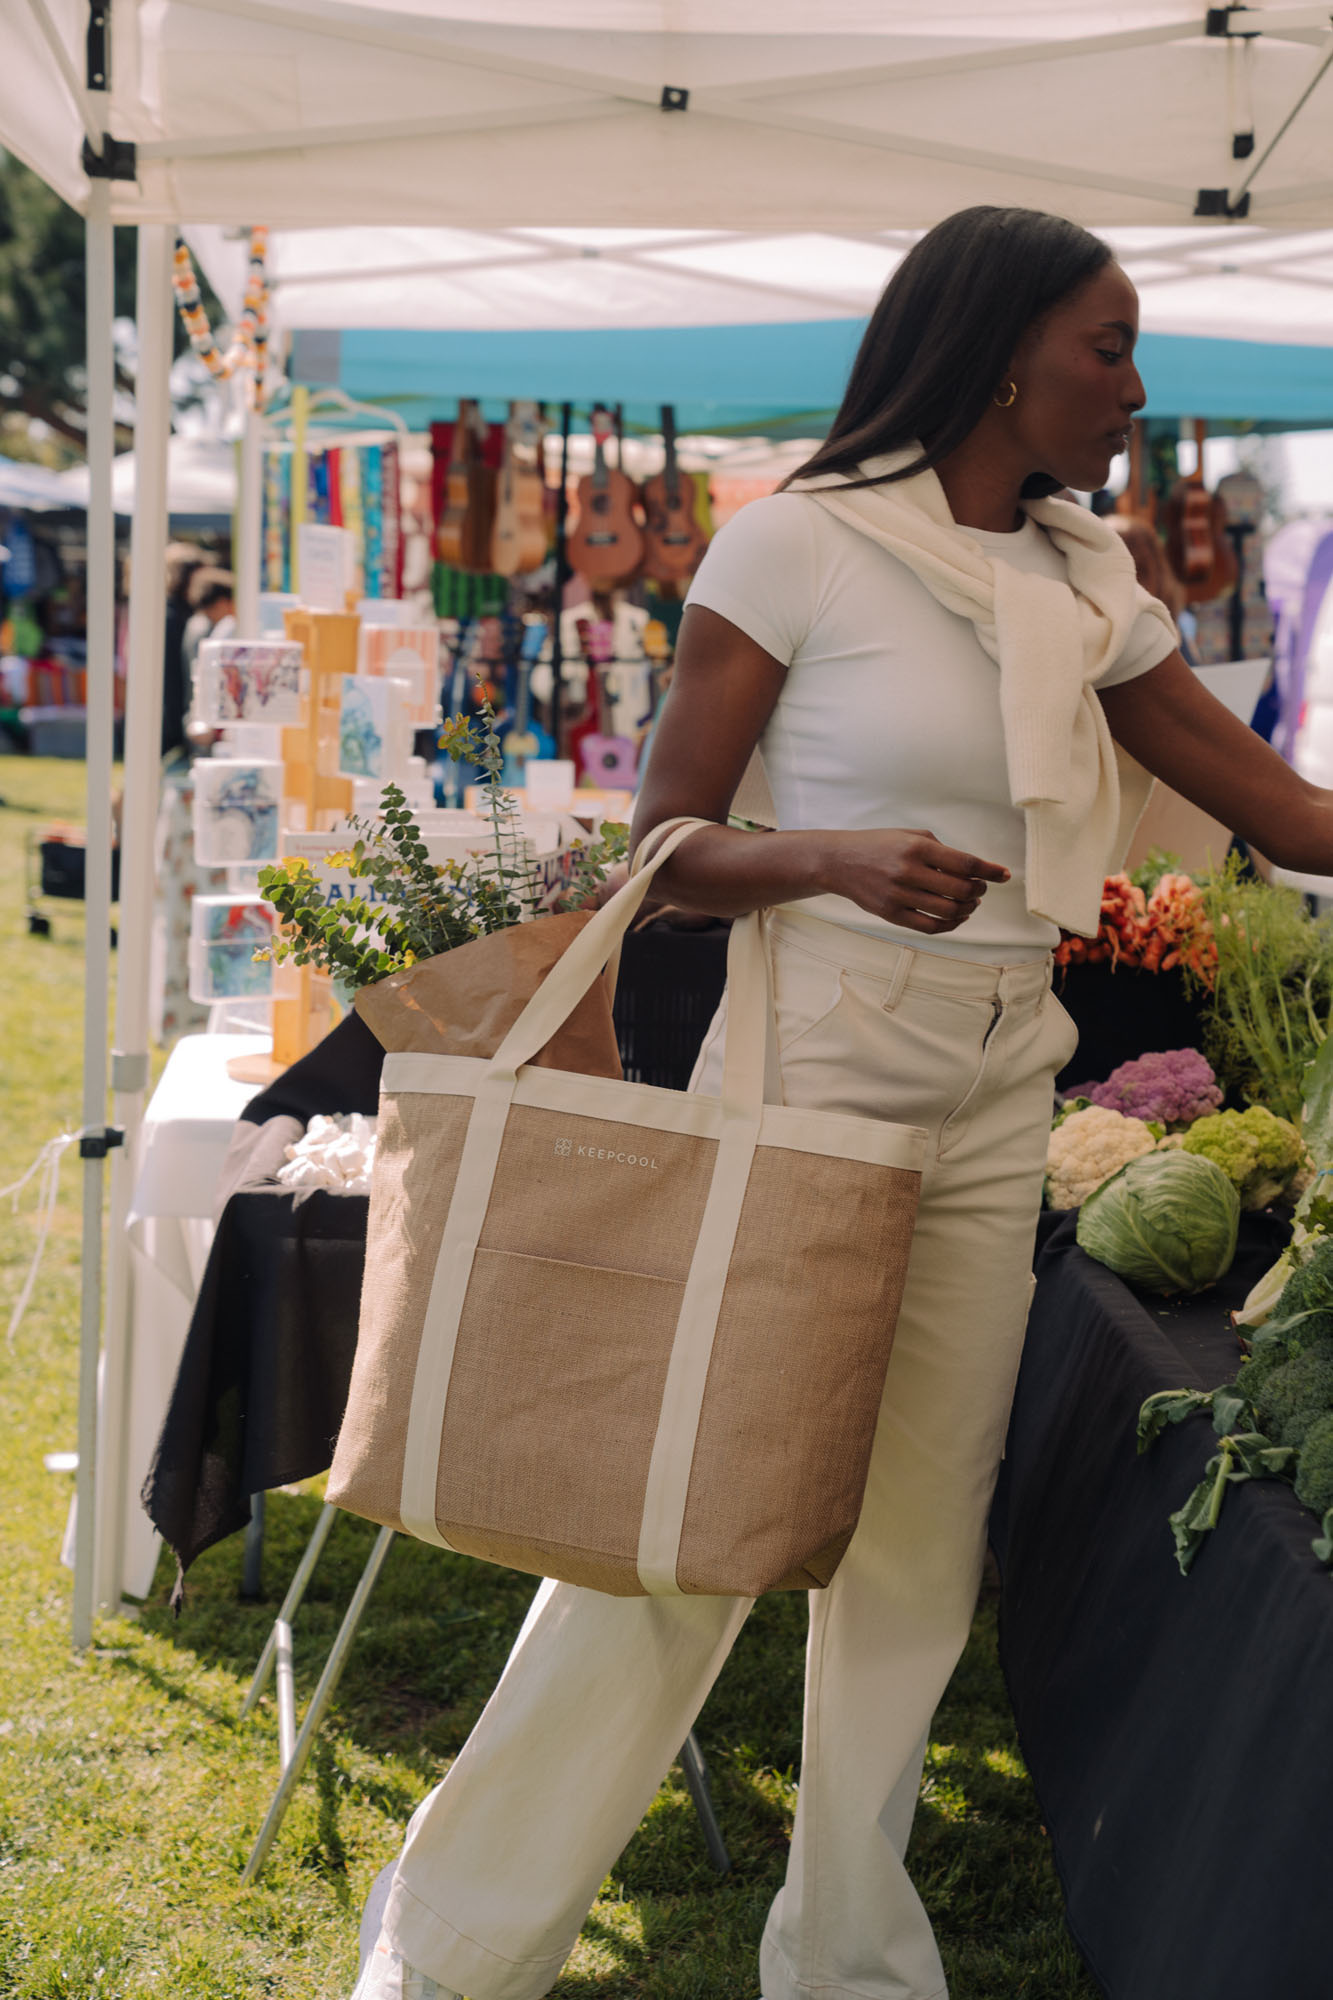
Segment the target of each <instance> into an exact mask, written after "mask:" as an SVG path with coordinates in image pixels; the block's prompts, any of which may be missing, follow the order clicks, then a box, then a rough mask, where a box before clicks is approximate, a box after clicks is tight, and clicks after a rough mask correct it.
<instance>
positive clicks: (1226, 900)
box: [1191, 855, 1333, 1123]
mask: <svg viewBox="0 0 1333 2000" xmlns="http://www.w3.org/2000/svg"><path fill="white" fill-rule="evenodd" d="M1200 888H1201V890H1202V894H1203V898H1204V904H1205V907H1206V909H1207V912H1208V916H1209V919H1210V920H1211V923H1212V930H1213V937H1214V940H1215V942H1216V946H1217V967H1216V971H1215V973H1214V975H1213V983H1212V987H1211V991H1208V1005H1207V1011H1206V1014H1205V1020H1204V1037H1203V1046H1204V1054H1205V1055H1206V1056H1207V1057H1208V1060H1209V1061H1210V1062H1211V1063H1212V1065H1213V1068H1214V1069H1215V1070H1216V1072H1217V1075H1218V1077H1219V1079H1220V1080H1221V1081H1222V1082H1223V1083H1225V1084H1226V1086H1227V1087H1228V1089H1229V1090H1230V1091H1232V1092H1234V1093H1235V1094H1236V1095H1237V1096H1239V1097H1241V1098H1243V1099H1244V1100H1245V1101H1246V1102H1247V1103H1250V1104H1265V1105H1267V1107H1268V1109H1269V1110H1270V1111H1273V1112H1275V1113H1276V1114H1277V1116H1278V1117H1279V1118H1289V1119H1291V1120H1292V1122H1293V1123H1298V1122H1299V1120H1300V1116H1301V1105H1302V1103H1303V1101H1304V1096H1305V1072H1306V1069H1307V1067H1308V1066H1309V1064H1310V1063H1311V1062H1312V1061H1313V1060H1314V1058H1315V1056H1316V1055H1317V1054H1318V1052H1319V1050H1320V1048H1321V1047H1322V1046H1323V1043H1324V1041H1325V1040H1326V1038H1327V1036H1328V1033H1329V1029H1330V1027H1331V1026H1333V924H1330V922H1329V921H1328V920H1327V919H1326V918H1315V917H1312V916H1311V915H1310V913H1309V911H1308V910H1307V909H1306V906H1305V901H1304V899H1303V897H1302V896H1301V895H1300V893H1299V892H1298V891H1297V890H1295V889H1289V888H1285V887H1281V886H1279V885H1277V884H1275V883H1269V882H1261V881H1259V880H1258V879H1257V877H1253V876H1249V875H1247V874H1246V872H1245V868H1244V864H1243V863H1242V862H1241V861H1240V860H1239V858H1238V857H1236V856H1235V855H1231V856H1228V858H1227V861H1226V863H1225V865H1224V866H1223V867H1222V868H1220V869H1218V870H1216V871H1215V872H1214V873H1213V874H1211V875H1208V876H1206V877H1204V878H1203V880H1202V881H1201V883H1200ZM1191 976H1193V975H1191ZM1197 983H1198V985H1199V986H1200V987H1203V988H1204V990H1205V991H1207V988H1206V987H1205V983H1204V982H1203V981H1202V980H1199V981H1198V982H1197Z"/></svg>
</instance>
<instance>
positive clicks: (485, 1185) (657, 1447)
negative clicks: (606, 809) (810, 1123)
mask: <svg viewBox="0 0 1333 2000" xmlns="http://www.w3.org/2000/svg"><path fill="white" fill-rule="evenodd" d="M709 824H711V822H709V821H705V820H682V821H677V822H669V823H667V824H666V825H664V826H662V827H658V828H655V829H654V830H653V833H652V834H651V835H650V836H649V837H648V840H647V841H646V842H645V843H644V846H643V848H642V849H641V851H640V854H639V856H638V857H636V870H637V872H636V873H635V874H634V875H633V876H632V877H631V879H630V881H629V882H627V883H626V885H625V886H624V888H623V889H621V890H620V891H619V892H618V894H617V895H616V896H614V897H613V898H612V899H611V901H610V902H608V903H607V904H606V905H605V906H604V907H603V908H602V909H601V910H599V911H598V912H597V914H596V916H594V917H593V919H592V920H591V922H590V923H588V924H587V925H586V926H585V927H584V929H583V930H582V931H581V932H580V934H579V936H578V937H577V938H576V939H575V941H574V943H573V944H572V945H571V946H570V948H569V950H568V951H567V952H566V953H565V954H564V956H563V957H562V958H561V959H560V960H559V961H558V963H557V964H556V965H555V966H554V967H553V968H552V970H551V972H550V973H549V974H548V975H547V977H546V979H545V980H544V981H543V983H542V985H541V986H540V987H539V988H538V990H537V992H536V994H534V996H533V998H532V999H531V1000H530V1001H529V1003H528V1005H527V1007H525V1009H524V1010H523V1012H522V1014H520V1016H519V1018H518V1020H517V1021H516V1022H515V1023H514V1025H513V1027H512V1028H511V1029H510V1031H509V1034H508V1035H507V1036H506V1037H505V1040H504V1042H503V1043H502V1044H501V1046H500V1048H499V1049H498V1050H497V1052H496V1054H495V1056H494V1057H493V1059H492V1060H491V1062H490V1064H489V1065H488V1067H487V1069H486V1071H485V1073H484V1075H483V1076H482V1077H481V1079H480V1081H479V1083H478V1085H477V1089H476V1097H475V1102H474V1106H473V1111H472V1115H471V1118H470V1120H469V1124H468V1132H467V1138H466V1140H465V1142H464V1147H463V1153H462V1157H461V1159H460V1161H459V1167H458V1174H457V1178H456V1181H455V1192H454V1197H453V1200H452V1203H451V1205H450V1211H449V1216H448V1219H447V1221H446V1224H445V1230H444V1236H443V1240H442V1242H441V1245H440V1252H439V1257H438V1260H437V1264H436V1271H435V1277H434V1281H433V1284H432V1287H431V1294H430V1299H429V1302H428V1305H427V1308H426V1316H425V1324H424V1326H423V1330H422V1338H421V1345H420V1351H419V1357H418V1362H417V1370H416V1377H415V1381H414V1384H413V1391H412V1402H411V1409H410V1412H409V1418H408V1430H407V1442H406V1451H405V1454H404V1464H403V1485H402V1497H401V1518H402V1520H403V1524H404V1526H405V1527H406V1528H407V1529H408V1530H409V1531H410V1532H411V1533H412V1534H415V1535H417V1536H418V1537H419V1538H420V1539H422V1540H425V1541H430V1542H434V1543H436V1544H437V1545H438V1546H440V1547H443V1548H447V1547H448V1546H449V1544H448V1542H447V1541H446V1540H445V1538H444V1536H443V1535H442V1534H441V1532H440V1530H439V1527H438V1525H437V1523H436V1520H435V1495H436V1486H437V1481H438V1472H439V1456H440V1441H441V1436H442V1432H443V1427H444V1413H445V1405H446V1403H447V1401H448V1394H449V1380H450V1375H451V1372H452V1368H453V1361H454V1354H455V1349H456V1345H457V1340H458V1330H459V1325H460V1322H461V1318H462V1312H463V1305H464V1300H465V1297H466V1292H467V1286H468V1281H469V1277H470V1274H471V1270H472V1263H473V1258H474V1255H475V1253H476V1249H477V1244H478V1241H479V1239H480V1236H481V1232H482V1228H483V1225H484V1223H485V1219H486V1213H487V1208H488V1206H489V1203H490V1197H491V1188H492V1184H493V1181H494V1177H495V1171H496V1167H497V1165H498V1162H499V1157H500V1149H501V1146H502V1144H503V1140H504V1132H505V1125H506V1120H507V1118H508V1116H509V1112H510V1108H511V1105H512V1102H513V1097H514V1092H515V1089H516V1087H517V1082H518V1072H519V1070H520V1069H521V1068H522V1066H523V1065H524V1064H525V1063H527V1062H529V1061H530V1060H531V1058H532V1057H533V1056H534V1055H535V1054H536V1052H537V1051H538V1049H540V1048H542V1047H543V1046H544V1045H545V1043H546V1042H547V1041H549V1040H550V1038H551V1035H552V1034H553V1033H554V1032H555V1030H556V1029H557V1028H558V1027H559V1026H560V1025H561V1023H562V1022H563V1021H564V1020H565V1019H566V1018H567V1017H568V1015H569V1014H570V1013H572V1012H573V1010H574V1008H575V1007H576V1006H577V1004H578V1002H579V1000H580V999H581V998H582V996H583V994H584V993H585V992H587V990H588V988H589V987H590V986H591V985H592V983H593V981H594V980H595V979H596V978H597V977H598V976H599V974H600V972H601V971H602V968H603V966H604V965H605V964H606V963H607V961H608V960H609V958H610V957H611V955H612V954H613V953H614V952H615V951H616V950H617V948H618V946H619V943H620V940H621V938H622V937H623V936H624V934H625V932H626V931H627V930H628V928H629V925H630V924H631V922H632V921H633V919H634V916H635V914H636V912H637V911H638V909H639V908H640V906H641V905H642V902H643V900H644V897H645V896H646V894H647V890H648V885H649V882H650V881H651V879H652V877H653V875H654V874H656V872H657V870H658V869H659V868H660V867H662V866H663V865H664V864H665V862H666V861H667V860H668V859H669V857H670V856H671V854H673V853H674V852H675V850H676V848H677V847H678V846H679V845H680V844H681V842H682V841H683V840H685V839H687V838H688V837H689V835H690V834H691V833H692V832H694V831H696V830H697V829H698V828H699V827H701V826H707V825H709ZM727 978H728V990H729V994H730V1001H729V1005H730V1009H731V1020H732V1022H733V1023H738V1024H739V1032H736V1033H732V1034H728V1036H727V1038H726V1050H725V1059H724V1064H723V1077H722V1090H721V1101H720V1111H721V1129H720V1133H719V1137H718V1142H717V1148H716V1153H715V1157H714V1163H713V1170H712V1175H711V1180H710V1185H709V1192H708V1196H707V1199H706V1201H705V1205H704V1211H703V1216H702V1219H701V1222H700V1227H699V1233H698V1237H697V1240H696V1244H695V1249H694V1254H693V1258H692V1261H691V1266H690V1271H689V1275H688V1278H687V1280H686V1283H685V1286H684V1290H683V1294H682V1299H681V1305H680V1311H679V1315H678V1319H677V1324H676V1331H675V1337H674V1341H673V1346H672V1352H671V1357H670V1361H669V1363H668V1368H667V1376H666V1381H665V1385H664V1389H663V1394H662V1404H661V1410H660V1413H659V1418H658V1423H657V1427H656V1434H655V1437H654V1442H653V1448H652V1452H651V1457H650V1462H649V1470H648V1478H647V1488H646V1493H645V1500H644V1511H643V1520H642V1527H641V1534H640V1540H639V1548H638V1556H637V1567H638V1573H639V1580H640V1583H641V1584H642V1586H643V1588H644V1590H645V1591H647V1592H649V1593H650V1594H653V1595H664V1596H665V1595H677V1594H678V1593H679V1585H678V1584H677V1581H676V1569H677V1563H678V1558H679V1550H680V1540H681V1532H682V1527H683V1523H684V1517H685V1507H686V1501H687V1496H688V1491H689V1481H690V1470H691V1465H692V1462H693V1457H694V1450H695V1439H696V1435H697V1432H698V1427H699V1417H700V1411H701V1408H702V1404H703V1398H704V1391H705V1388H706V1385H707V1379H708V1370H709V1365H710V1362H711V1360H712V1352H713V1341H714V1338H715V1335H716V1331H717V1324H718V1317H719V1314H720V1311H721V1306H722V1299H723V1293H724V1291H725V1288H726V1282H727V1274H728V1271H729V1269H730V1265H731V1260H732V1255H733V1251H734V1247H735V1242H736V1234H737V1229H738V1227H739V1223H740V1217H741V1210H742V1207H743V1204H744V1200H745V1192H746V1187H747V1185H748V1181H749V1175H750V1166H751V1162H752V1160H753V1157H754V1151H755V1146H756V1144H757V1142H758V1138H759V1130H760V1125H761V1122H762V1119H763V1113H764V1095H765V1088H764V1086H765V1071H766V1056H767V1055H768V1053H769V1044H770V1042H771V1039H772V1035H773V1005H772V988H771V980H770V971H769V962H768V954H767V951H766V949H765V946H764V938H763V928H762V918H761V916H760V914H759V913H758V912H755V913H753V914H751V915H750V916H748V917H743V918H740V919H738V920H737V921H736V922H735V923H734V924H733V925H732V932H731V941H730V945H729V948H728V955H727ZM645 1123H651V1114H650V1113H649V1114H648V1115H647V1116H646V1117H645Z"/></svg>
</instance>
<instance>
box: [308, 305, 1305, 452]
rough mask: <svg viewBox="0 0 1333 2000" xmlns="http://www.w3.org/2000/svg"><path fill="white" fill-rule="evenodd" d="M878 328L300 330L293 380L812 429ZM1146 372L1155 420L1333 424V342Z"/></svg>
mask: <svg viewBox="0 0 1333 2000" xmlns="http://www.w3.org/2000/svg"><path fill="white" fill-rule="evenodd" d="M864 325H865V322H864V321H863V320H859V319H829V320H795V321H787V322H777V323H773V322H770V323H767V324H759V325H753V326H748V325H747V326H687V327H644V328H630V329H614V330H596V329H594V330H591V331H586V332H583V331H580V332H568V331H545V332H543V331H535V332H529V331H521V332H519V331H498V332H473V333H448V332H437V331H432V332H415V333H414V332H397V331H396V332H380V331H373V330H365V331H360V332H358V331H357V330H355V329H350V330H348V331H345V332H342V333H335V332H325V331H319V332H308V333H302V332H299V331H298V332H296V333H295V334H294V335H293V346H292V377H293V380H295V381H298V382H306V383H309V384H311V385H312V386H313V385H315V384H318V383H333V384H336V385H337V386H338V387H339V388H341V389H343V390H345V391H346V392H347V394H348V395H349V396H355V397H357V398H358V399H359V400H362V401H365V402H373V403H382V404H387V405H388V406H389V407H390V408H391V409H396V410H398V411H399V412H400V413H401V415H403V416H404V417H405V418H407V420H408V421H409V423H411V424H412V425H413V426H414V427H416V426H424V425H425V424H426V423H428V422H429V421H430V420H431V419H432V418H433V417H444V416H449V415H452V413H453V411H454V408H455V405H456V400H457V398H458V397H459V396H460V395H461V396H472V397H476V398H478V399H480V400H482V401H483V402H490V403H500V404H503V403H506V402H508V401H510V400H515V399H518V398H520V397H534V398H536V399H537V400H539V401H541V402H546V403H565V402H568V403H574V404H576V405H582V406H584V407H585V408H586V407H587V406H589V405H590V404H592V403H595V402H602V403H612V404H614V403H622V404H623V405H624V406H625V417H626V421H627V423H628V424H630V425H631V426H633V427H638V428H643V429H648V430H656V429H657V425H658V410H659V406H660V405H661V404H662V403H671V404H673V405H674V407H675V412H676V423H677V428H678V429H680V430H682V431H696V432H700V431H702V432H726V431H735V432H750V433H758V432H765V433H768V434H770V435H775V436H780V435H782V434H784V433H785V434H788V435H809V434H811V433H816V434H817V433H818V432H819V431H821V430H822V429H823V428H824V427H825V426H826V424H827V421H828V417H829V414H830V412H831V411H832V410H833V409H835V408H836V406H837V404H838V402H839V401H840V400H841V396H842V388H843V384H844V382H845V381H846V378H847V371H848V369H849V367H850V366H851V361H852V357H853V355H854V354H855V352H856V346H857V342H858V341H859V340H860V337H861V333H862V331H863V328H864ZM1138 354H1139V366H1140V369H1141V372H1142V374H1143V379H1144V382H1145V384H1146V386H1147V390H1148V405H1147V411H1146V414H1147V415H1148V416H1150V417H1206V418H1208V419H1209V421H1210V422H1214V423H1238V424H1245V425H1254V426H1257V427H1259V428H1273V429H1299V430H1309V429H1318V428H1319V427H1321V426H1322V425H1326V424H1327V425H1333V347H1289V346H1284V345H1279V344H1276V343H1273V344H1270V343H1267V342H1260V341H1250V340H1204V339H1198V338H1195V337H1193V336H1187V335H1182V334H1160V333H1145V334H1144V335H1143V336H1142V338H1141V340H1140V342H1139V349H1138Z"/></svg>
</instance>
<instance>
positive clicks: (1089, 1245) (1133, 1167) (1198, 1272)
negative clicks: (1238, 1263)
mask: <svg viewBox="0 0 1333 2000" xmlns="http://www.w3.org/2000/svg"><path fill="white" fill-rule="evenodd" d="M1239 1224H1240V1196H1239V1195H1238V1194H1237V1193H1236V1190H1235V1188H1234V1187H1233V1185H1232V1183H1231V1181H1230V1180H1229V1178H1228V1177H1227V1175H1226V1174H1225V1173H1223V1171H1222V1169H1221V1167H1219V1166H1217V1165H1216V1164H1215V1163H1214V1162H1213V1161H1212V1160H1209V1159H1205V1158H1204V1157H1203V1156H1202V1155H1201V1154H1198V1153H1185V1152H1181V1151H1179V1150H1172V1151H1170V1152H1165V1153H1144V1154H1142V1155H1141V1156H1140V1157H1139V1158H1138V1159H1137V1160H1131V1161H1130V1162H1129V1164H1128V1165H1127V1166H1124V1167H1122V1168H1121V1169H1120V1171H1119V1173H1116V1174H1112V1176H1111V1178H1110V1180H1108V1181H1103V1183H1102V1185H1101V1186H1100V1187H1099V1188H1097V1189H1096V1190H1095V1191H1094V1192H1093V1193H1092V1194H1090V1195H1089V1196H1088V1198H1087V1200H1086V1201H1085V1202H1084V1204H1083V1206H1082V1208H1081V1209H1080V1210H1079V1218H1078V1242H1079V1247H1080V1248H1081V1249H1083V1250H1086V1251H1087V1253H1088V1255H1089V1256H1090V1257H1095V1258H1096V1259H1097V1261H1098V1263H1100V1264H1106V1265H1108V1266H1109V1268H1110V1269H1111V1270H1112V1271H1115V1272H1117V1273H1118V1275H1119V1276H1120V1277H1122V1278H1125V1279H1127V1280H1128V1281H1129V1283H1130V1284H1132V1285H1138V1286H1140V1287H1141V1288H1142V1289H1143V1290H1144V1291H1146V1292H1164V1293H1165V1292H1199V1291H1202V1290H1203V1288H1204V1286H1205V1285H1213V1284H1216V1283H1217V1280H1218V1279H1219V1278H1220V1277H1222V1276H1223V1274H1224V1273H1225V1272H1226V1271H1228V1270H1230V1268H1231V1260H1232V1258H1233V1257H1234V1256H1235V1254H1236V1230H1237V1228H1238V1226H1239Z"/></svg>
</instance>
